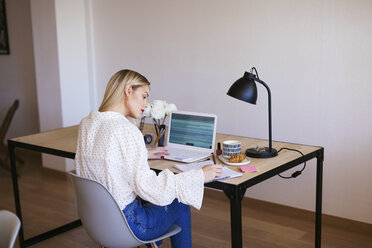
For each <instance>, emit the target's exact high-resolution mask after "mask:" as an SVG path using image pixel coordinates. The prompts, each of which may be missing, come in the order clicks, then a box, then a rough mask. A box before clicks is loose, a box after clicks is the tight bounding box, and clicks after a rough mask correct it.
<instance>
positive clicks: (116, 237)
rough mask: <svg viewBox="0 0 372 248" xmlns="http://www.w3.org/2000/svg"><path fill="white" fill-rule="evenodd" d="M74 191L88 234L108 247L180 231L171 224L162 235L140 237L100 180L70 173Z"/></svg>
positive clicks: (123, 247) (140, 242)
mask: <svg viewBox="0 0 372 248" xmlns="http://www.w3.org/2000/svg"><path fill="white" fill-rule="evenodd" d="M69 175H70V177H71V180H72V183H73V185H74V190H75V199H76V206H77V210H78V215H79V217H80V219H81V222H82V224H83V226H84V228H85V230H86V231H87V232H88V234H89V236H90V237H91V238H92V239H93V240H95V241H96V242H97V243H99V244H101V245H103V246H104V247H108V248H126V247H128V248H129V247H135V246H140V245H143V244H147V243H154V242H156V241H159V240H162V239H165V238H168V237H170V236H173V235H175V234H177V233H179V232H180V231H181V228H180V227H179V226H177V225H173V226H171V227H170V229H169V230H168V231H167V232H166V233H164V234H163V235H161V236H159V237H157V238H156V239H152V240H140V239H138V238H137V237H136V235H135V234H134V233H133V232H132V230H131V229H130V227H129V225H128V223H127V220H126V218H125V216H124V214H123V212H122V210H121V209H120V208H119V205H118V204H117V202H116V201H115V199H114V197H113V196H112V195H111V193H110V192H109V191H108V190H107V189H106V188H105V186H104V185H102V184H101V183H99V182H97V181H95V180H92V179H87V178H83V177H79V176H77V175H75V174H73V173H69Z"/></svg>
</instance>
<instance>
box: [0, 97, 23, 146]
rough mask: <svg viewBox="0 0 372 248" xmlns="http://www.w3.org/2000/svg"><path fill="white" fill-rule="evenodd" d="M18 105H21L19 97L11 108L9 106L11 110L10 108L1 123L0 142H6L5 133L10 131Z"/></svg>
mask: <svg viewBox="0 0 372 248" xmlns="http://www.w3.org/2000/svg"><path fill="white" fill-rule="evenodd" d="M18 106H19V100H18V99H17V100H15V101H14V103H13V105H12V106H10V108H9V110H8V112H7V114H6V116H5V118H4V120H3V123H2V124H1V128H0V142H1V144H3V142H4V139H5V135H6V133H7V131H8V128H9V125H10V122H11V121H12V119H13V116H14V113H15V111H16V110H17V108H18Z"/></svg>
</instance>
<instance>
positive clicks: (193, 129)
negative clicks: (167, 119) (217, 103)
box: [169, 113, 215, 149]
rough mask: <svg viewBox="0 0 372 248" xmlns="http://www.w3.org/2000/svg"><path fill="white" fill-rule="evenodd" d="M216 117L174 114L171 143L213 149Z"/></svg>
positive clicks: (170, 134)
mask: <svg viewBox="0 0 372 248" xmlns="http://www.w3.org/2000/svg"><path fill="white" fill-rule="evenodd" d="M214 121H215V118H214V117H207V116H197V115H189V114H176V113H173V114H172V119H171V125H170V126H171V127H170V128H171V129H170V132H169V143H174V144H182V145H189V146H197V147H202V148H207V149H211V148H212V142H213V131H214V130H213V128H214Z"/></svg>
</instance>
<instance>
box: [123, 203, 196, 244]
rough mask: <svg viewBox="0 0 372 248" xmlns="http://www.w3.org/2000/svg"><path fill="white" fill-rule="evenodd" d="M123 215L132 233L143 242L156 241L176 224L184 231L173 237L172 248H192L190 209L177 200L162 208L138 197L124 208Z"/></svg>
mask: <svg viewBox="0 0 372 248" xmlns="http://www.w3.org/2000/svg"><path fill="white" fill-rule="evenodd" d="M123 213H124V215H125V217H126V219H127V222H128V224H129V226H130V228H131V230H132V232H133V233H134V234H135V235H136V236H137V238H139V239H141V240H151V239H155V238H157V237H159V236H160V235H162V234H163V233H165V232H166V231H168V229H169V228H170V227H171V226H172V225H173V224H176V225H178V226H179V227H181V228H182V231H181V232H179V233H177V234H176V235H173V236H172V237H171V242H172V247H173V248H191V247H192V240H191V213H190V207H189V206H188V205H185V204H183V203H180V202H178V200H177V199H175V200H174V201H173V202H172V203H171V204H170V205H168V206H164V207H161V206H157V205H154V204H152V203H148V202H146V203H144V202H142V200H141V199H140V198H139V197H137V198H136V199H135V200H134V201H133V202H132V203H130V204H129V205H127V206H126V207H125V208H124V210H123Z"/></svg>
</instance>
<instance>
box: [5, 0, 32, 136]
mask: <svg viewBox="0 0 372 248" xmlns="http://www.w3.org/2000/svg"><path fill="white" fill-rule="evenodd" d="M6 15H7V23H8V37H9V46H10V55H0V121H1V122H2V121H3V118H4V117H5V115H6V113H7V111H8V109H9V107H10V105H11V104H13V102H14V100H15V99H19V100H20V105H19V109H18V110H17V111H16V113H15V115H14V118H13V121H12V123H11V125H10V127H9V130H8V133H7V135H6V137H5V140H7V139H8V138H14V137H18V136H23V135H27V134H32V133H36V132H38V131H39V119H38V108H37V100H36V86H35V70H34V69H35V68H34V57H33V56H34V52H33V46H32V30H31V17H30V3H29V1H26V0H12V1H6Z"/></svg>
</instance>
